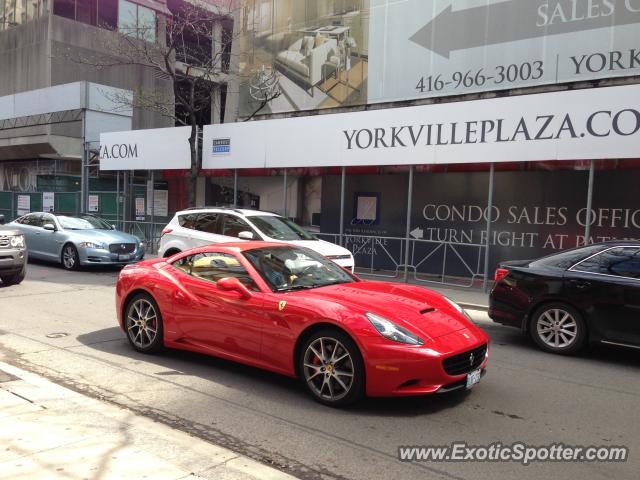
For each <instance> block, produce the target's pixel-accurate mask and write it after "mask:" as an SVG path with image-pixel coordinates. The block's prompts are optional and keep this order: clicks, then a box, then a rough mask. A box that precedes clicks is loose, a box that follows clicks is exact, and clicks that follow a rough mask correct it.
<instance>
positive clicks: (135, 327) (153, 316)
mask: <svg viewBox="0 0 640 480" xmlns="http://www.w3.org/2000/svg"><path fill="white" fill-rule="evenodd" d="M125 325H126V328H127V338H128V339H129V343H131V346H133V348H135V349H136V350H138V351H139V352H143V353H152V352H155V351H157V350H159V349H160V348H161V347H162V335H163V328H162V314H161V313H160V309H159V308H158V304H157V303H156V302H155V300H154V299H153V298H152V297H151V295H149V294H148V293H140V294H138V295H136V296H135V297H133V298H132V299H131V300H130V301H129V303H128V305H127V308H126V318H125Z"/></svg>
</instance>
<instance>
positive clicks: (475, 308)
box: [457, 302, 489, 312]
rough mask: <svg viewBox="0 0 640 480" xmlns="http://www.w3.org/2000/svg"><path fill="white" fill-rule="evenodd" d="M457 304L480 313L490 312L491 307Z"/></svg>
mask: <svg viewBox="0 0 640 480" xmlns="http://www.w3.org/2000/svg"><path fill="white" fill-rule="evenodd" d="M457 303H458V305H460V306H461V307H462V308H464V309H465V310H477V311H479V312H488V311H489V306H488V305H478V304H476V303H464V302H457Z"/></svg>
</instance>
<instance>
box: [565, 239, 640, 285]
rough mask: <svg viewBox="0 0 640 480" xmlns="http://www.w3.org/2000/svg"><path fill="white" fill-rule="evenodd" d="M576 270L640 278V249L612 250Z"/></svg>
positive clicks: (580, 265) (585, 262)
mask: <svg viewBox="0 0 640 480" xmlns="http://www.w3.org/2000/svg"><path fill="white" fill-rule="evenodd" d="M575 270H577V271H580V272H588V273H599V274H604V275H614V276H618V277H628V278H640V249H639V248H637V247H631V248H630V247H626V248H625V247H619V248H610V249H609V250H606V251H604V252H602V253H601V254H599V255H595V256H593V257H591V258H588V259H586V260H584V261H583V262H580V263H579V264H578V265H576V268H575Z"/></svg>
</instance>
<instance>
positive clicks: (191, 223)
mask: <svg viewBox="0 0 640 480" xmlns="http://www.w3.org/2000/svg"><path fill="white" fill-rule="evenodd" d="M197 218H198V214H197V213H188V214H186V215H180V216H179V217H178V223H179V224H180V226H181V227H183V228H190V229H191V230H193V229H195V225H196V220H197Z"/></svg>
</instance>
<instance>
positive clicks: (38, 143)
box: [0, 0, 232, 220]
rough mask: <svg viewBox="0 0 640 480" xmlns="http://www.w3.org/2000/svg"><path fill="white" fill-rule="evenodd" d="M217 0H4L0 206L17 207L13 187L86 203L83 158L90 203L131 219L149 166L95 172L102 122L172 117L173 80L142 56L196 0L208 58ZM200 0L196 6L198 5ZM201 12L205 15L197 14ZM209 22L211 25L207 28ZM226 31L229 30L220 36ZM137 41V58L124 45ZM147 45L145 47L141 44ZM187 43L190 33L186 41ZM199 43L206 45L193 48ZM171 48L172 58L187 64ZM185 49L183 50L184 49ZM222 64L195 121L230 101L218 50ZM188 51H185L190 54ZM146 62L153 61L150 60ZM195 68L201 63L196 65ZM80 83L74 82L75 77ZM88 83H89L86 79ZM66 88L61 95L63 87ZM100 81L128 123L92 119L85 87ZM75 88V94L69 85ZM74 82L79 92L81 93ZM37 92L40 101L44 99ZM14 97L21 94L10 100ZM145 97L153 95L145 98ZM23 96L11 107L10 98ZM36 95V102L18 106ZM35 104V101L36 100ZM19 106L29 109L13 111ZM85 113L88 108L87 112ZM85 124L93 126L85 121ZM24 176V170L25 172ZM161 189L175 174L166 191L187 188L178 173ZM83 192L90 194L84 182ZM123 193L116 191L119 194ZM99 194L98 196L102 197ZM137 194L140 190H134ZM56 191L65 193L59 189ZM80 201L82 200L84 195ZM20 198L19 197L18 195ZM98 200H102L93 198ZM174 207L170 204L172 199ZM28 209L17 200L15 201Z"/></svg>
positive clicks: (157, 121)
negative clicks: (207, 102)
mask: <svg viewBox="0 0 640 480" xmlns="http://www.w3.org/2000/svg"><path fill="white" fill-rule="evenodd" d="M219 3H221V2H214V1H213V0H212V1H211V2H195V3H192V2H189V1H188V0H185V1H182V0H169V1H168V2H167V1H166V0H131V1H129V0H38V1H23V0H0V65H2V68H0V119H1V120H0V192H2V193H0V195H2V197H1V199H0V210H4V211H5V213H6V214H7V216H8V218H13V217H15V216H16V215H17V214H18V208H17V204H18V196H19V195H21V197H20V198H25V197H26V195H27V194H28V195H31V196H33V197H34V200H35V199H36V198H38V197H39V198H40V200H39V201H37V202H34V208H37V206H38V205H40V204H41V202H42V194H44V193H46V194H51V193H57V194H60V195H62V194H66V195H68V196H69V198H74V199H75V200H74V201H73V202H71V201H69V202H65V211H66V212H67V213H69V211H70V212H74V211H78V210H80V209H83V208H84V209H85V210H86V209H87V208H88V206H87V205H82V202H81V201H80V200H79V198H80V197H79V195H78V192H80V190H81V187H82V183H83V182H82V178H83V168H82V167H81V165H82V163H83V161H84V163H85V164H86V165H87V166H86V167H85V170H86V172H85V173H86V174H87V176H88V177H89V178H88V180H87V181H86V183H87V184H88V185H87V189H89V190H91V191H92V192H93V193H94V194H93V195H92V211H94V212H96V213H100V214H104V215H106V216H114V215H116V212H121V213H125V217H124V218H126V219H128V220H133V219H134V217H136V218H140V217H146V215H140V210H142V211H144V210H145V209H144V208H142V209H140V208H138V212H136V208H135V205H136V202H138V205H139V204H140V200H141V199H142V201H145V200H146V201H147V202H148V199H146V198H145V196H146V187H147V186H146V182H147V179H148V176H149V173H148V172H147V171H139V172H135V171H131V172H128V173H127V175H126V178H125V176H124V175H122V176H119V174H118V175H114V174H112V173H106V174H105V173H102V174H101V173H100V172H99V171H98V169H97V167H96V165H97V162H96V161H95V158H97V153H98V151H99V134H100V133H101V132H105V131H114V130H126V129H134V130H138V129H150V128H166V127H173V126H175V125H176V124H177V123H178V118H179V117H180V116H181V112H179V111H177V109H176V108H175V102H174V100H175V96H174V94H175V89H179V88H181V86H180V85H177V84H176V85H174V83H176V82H174V80H173V79H172V78H171V77H170V76H168V75H164V74H162V72H161V71H159V69H157V68H153V66H152V64H153V60H154V59H153V58H145V56H146V55H147V54H148V55H149V57H151V53H148V52H152V51H154V48H153V47H154V46H160V48H158V49H157V50H158V51H161V52H162V48H161V47H162V45H166V42H167V36H168V35H169V34H170V32H171V31H170V28H168V25H170V23H171V22H172V21H173V22H174V23H175V18H176V16H179V15H184V14H185V13H184V12H189V11H195V9H196V8H201V9H210V10H211V12H213V13H211V12H210V14H208V15H207V16H206V18H207V19H208V21H209V23H208V24H206V25H203V26H201V29H200V30H199V34H200V36H201V38H198V36H197V35H196V36H195V37H193V38H192V39H190V40H192V41H193V42H196V43H197V42H208V44H207V47H206V48H207V49H208V51H206V50H205V54H204V55H203V58H202V59H201V61H202V62H203V63H206V62H210V61H211V58H212V57H213V56H214V55H216V54H217V52H216V49H224V48H227V47H225V46H223V37H225V38H226V37H229V36H230V35H226V33H225V32H227V31H229V29H230V28H231V27H230V25H232V19H231V17H230V14H229V12H225V11H223V10H222V9H221V7H220V6H219V5H218V4H219ZM196 5H198V6H196ZM203 18H204V16H203ZM206 29H210V31H209V32H208V33H207V31H206ZM225 41H226V40H225ZM130 45H135V51H136V54H137V57H136V58H133V57H132V56H131V55H130V54H129V50H125V48H124V46H130ZM145 45H146V46H148V47H149V48H146V47H145ZM188 48H189V45H188V42H186V46H185V51H186V50H187V49H188ZM201 52H202V49H201V50H200V51H199V53H201ZM178 53H180V52H174V53H173V56H172V62H173V64H172V65H171V67H167V68H173V69H175V70H176V71H180V72H181V74H182V77H181V78H184V77H185V76H188V75H190V74H191V73H184V70H185V69H186V68H187V66H185V62H184V61H180V58H178V56H177V54H178ZM182 53H184V52H182ZM220 58H221V61H220V67H219V74H217V75H216V77H215V78H212V79H211V81H210V82H209V84H210V88H211V89H212V90H214V94H213V95H212V101H211V104H210V105H208V108H205V109H203V111H202V114H201V117H200V118H199V119H198V121H199V122H200V123H201V124H205V123H210V122H213V123H215V122H220V121H221V120H222V118H223V116H224V107H223V104H224V102H225V101H226V83H227V76H226V74H225V73H224V72H225V71H227V70H228V62H227V64H225V62H224V61H223V60H224V56H221V57H220ZM192 63H193V60H192V61H191V64H192ZM150 65H151V66H150ZM193 74H194V75H197V74H198V72H195V73H193ZM78 82H80V83H82V85H83V86H82V88H76V87H77V86H78V85H79V83H78ZM87 85H91V86H92V87H87ZM60 87H62V91H64V92H65V95H63V96H61V97H60V96H57V94H58V93H59V92H60V91H61V90H60ZM87 88H89V89H91V88H95V89H97V90H98V91H103V93H105V94H106V97H104V98H103V100H104V102H107V103H109V104H110V108H111V110H110V113H111V114H112V115H113V116H114V118H119V117H122V116H123V115H124V116H125V117H128V118H129V126H125V128H122V126H121V125H120V126H118V125H116V124H114V123H113V122H109V121H108V120H105V119H104V118H103V119H101V120H100V121H99V122H97V123H91V124H90V122H88V121H87V120H86V118H85V116H84V115H85V114H84V113H83V112H86V111H89V112H91V110H90V109H89V110H87V109H86V108H85V104H86V102H85V103H83V106H82V107H81V108H79V107H78V105H79V103H82V102H84V99H85V97H86V98H88V97H87V96H86V95H85V94H84V93H83V91H84V90H83V89H87ZM69 92H73V94H71V95H67V94H68V93H69ZM78 92H80V93H78ZM75 93H77V94H78V95H80V96H79V97H78V96H74V95H75ZM42 98H44V99H46V101H44V102H42V101H40V100H41V99H42ZM16 99H17V100H16ZM148 99H154V102H155V103H154V104H153V105H149V100H148ZM16 101H17V102H18V104H20V105H21V106H20V107H19V108H17V109H16V108H13V107H14V104H15V102H16ZM25 102H26V103H27V104H31V103H33V104H34V105H33V108H26V109H25V108H23V107H24V105H25ZM36 104H38V105H37V107H36V106H35V105H36ZM18 111H28V112H29V114H28V115H22V116H16V115H17V113H16V112H18ZM90 115H91V113H90ZM89 127H90V128H89ZM26 178H28V179H29V180H28V181H27V180H26ZM156 179H157V180H161V181H160V182H159V183H158V185H159V187H158V188H160V189H162V190H166V189H167V188H168V186H169V185H170V184H171V185H172V186H173V187H174V188H173V190H174V191H175V192H176V194H175V195H174V197H173V198H172V201H173V203H174V204H180V203H181V202H182V198H181V196H182V195H181V192H184V191H185V186H184V183H185V181H186V180H185V179H184V177H183V176H178V177H175V178H174V177H171V178H169V179H164V181H162V175H161V173H160V174H159V175H158V176H157V177H156ZM117 191H122V192H126V193H127V194H128V195H127V197H126V199H120V201H119V203H118V204H117V203H116V202H117V200H116V195H117ZM82 196H83V197H86V196H87V193H86V192H85V194H84V195H82ZM118 196H119V195H118ZM95 197H100V199H99V200H98V201H96V200H95ZM139 197H140V198H139ZM60 198H62V197H60ZM85 201H86V200H85ZM23 203H24V200H23ZM96 203H97V205H98V207H96ZM174 208H175V207H174ZM22 210H24V209H21V211H22Z"/></svg>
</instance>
